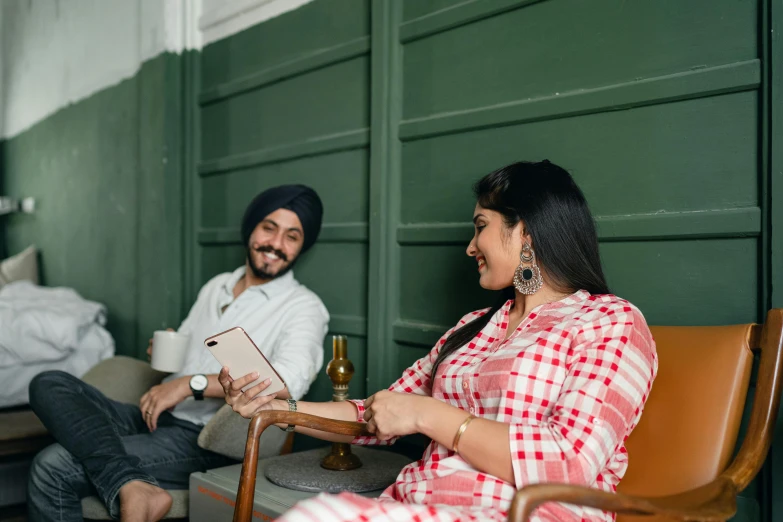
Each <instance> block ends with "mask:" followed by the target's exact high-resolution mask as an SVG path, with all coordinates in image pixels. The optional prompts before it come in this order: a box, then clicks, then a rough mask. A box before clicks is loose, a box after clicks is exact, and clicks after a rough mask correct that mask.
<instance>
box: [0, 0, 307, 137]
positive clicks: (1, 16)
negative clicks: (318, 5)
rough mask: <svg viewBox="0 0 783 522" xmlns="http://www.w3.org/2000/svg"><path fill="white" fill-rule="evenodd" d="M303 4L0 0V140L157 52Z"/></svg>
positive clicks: (194, 44)
mask: <svg viewBox="0 0 783 522" xmlns="http://www.w3.org/2000/svg"><path fill="white" fill-rule="evenodd" d="M309 1H311V0H67V1H62V0H0V138H10V137H13V136H15V135H17V134H19V133H21V132H23V131H25V130H26V129H28V128H30V127H31V126H33V125H35V124H36V123H37V122H39V121H41V120H43V119H44V118H46V117H47V116H49V115H51V114H53V113H55V112H56V111H58V110H59V109H61V108H63V107H65V106H67V105H69V104H71V103H76V102H78V101H79V100H82V99H84V98H87V97H89V96H90V95H92V94H94V93H96V92H98V91H100V90H102V89H105V88H107V87H110V86H112V85H115V84H117V83H119V82H121V81H122V80H124V79H126V78H130V77H132V76H133V75H134V74H136V72H137V71H138V70H139V68H140V66H141V64H142V62H144V61H145V60H148V59H150V58H153V57H155V56H157V55H159V54H160V53H162V52H164V51H170V52H176V53H181V52H182V51H183V50H186V49H201V46H202V41H203V42H204V43H209V42H213V41H215V40H218V39H220V38H225V37H228V36H231V35H232V34H235V33H237V32H239V31H242V30H244V29H247V28H248V27H251V26H253V25H256V24H258V23H260V22H262V21H264V20H267V19H269V18H272V17H274V16H278V15H280V14H282V13H284V12H286V11H290V10H292V9H295V8H297V7H299V6H301V5H304V4H305V3H308V2H309ZM202 11H203V12H204V15H203V16H202V15H201V13H202ZM202 28H203V34H202Z"/></svg>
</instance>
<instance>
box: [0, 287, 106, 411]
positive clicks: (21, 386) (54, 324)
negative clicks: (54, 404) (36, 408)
mask: <svg viewBox="0 0 783 522" xmlns="http://www.w3.org/2000/svg"><path fill="white" fill-rule="evenodd" d="M105 324H106V307H105V306H104V305H102V304H100V303H96V302H93V301H88V300H86V299H83V298H82V297H81V296H80V295H79V294H78V293H77V292H76V291H74V290H72V289H70V288H48V287H42V286H37V285H35V284H33V283H31V282H28V281H17V282H14V283H10V284H8V285H6V286H3V287H2V288H0V408H1V407H7V406H15V405H19V404H26V403H27V402H28V393H27V387H28V384H29V383H30V381H31V380H32V378H33V377H34V376H35V375H37V374H38V373H40V372H42V371H45V370H55V369H56V370H63V371H66V372H68V373H71V374H73V375H76V376H77V377H81V376H82V375H84V373H85V372H86V371H87V370H89V369H90V368H91V367H92V366H94V365H95V364H97V363H98V362H100V361H102V360H103V359H107V358H109V357H111V356H112V355H114V339H112V337H111V335H110V334H109V332H107V331H106V329H105V328H104V325H105Z"/></svg>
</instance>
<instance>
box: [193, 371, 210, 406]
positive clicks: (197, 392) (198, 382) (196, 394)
mask: <svg viewBox="0 0 783 522" xmlns="http://www.w3.org/2000/svg"><path fill="white" fill-rule="evenodd" d="M189 384H190V391H192V392H193V398H194V399H196V400H197V401H203V400H204V390H206V389H207V384H209V381H208V380H207V376H206V375H203V374H200V373H199V374H196V375H194V376H193V377H191V378H190V383H189Z"/></svg>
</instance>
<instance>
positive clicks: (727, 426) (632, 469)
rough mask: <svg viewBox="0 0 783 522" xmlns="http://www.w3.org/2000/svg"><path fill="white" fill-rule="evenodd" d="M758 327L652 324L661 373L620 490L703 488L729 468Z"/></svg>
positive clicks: (633, 439) (630, 443)
mask: <svg viewBox="0 0 783 522" xmlns="http://www.w3.org/2000/svg"><path fill="white" fill-rule="evenodd" d="M759 328H760V327H758V326H757V325H751V324H746V325H737V326H709V327H701V326H698V327H696V326H694V327H690V326H689V327H667V326H663V327H661V326H659V327H651V330H652V334H653V338H654V339H655V343H656V348H657V352H658V361H659V366H658V375H657V377H656V379H655V382H654V384H653V388H652V391H651V393H650V397H649V399H648V401H647V404H646V405H645V409H644V414H643V415H642V418H641V420H640V422H639V425H638V426H637V427H636V429H634V431H633V433H632V434H631V436H630V437H629V438H628V440H627V441H626V447H627V449H628V459H629V460H628V471H627V473H626V474H625V477H624V478H623V479H622V480H621V481H620V485H619V487H618V491H619V492H622V493H625V494H629V495H641V496H652V497H655V496H662V495H669V494H675V493H679V492H682V491H686V490H689V489H691V488H694V487H698V486H702V485H704V484H706V483H708V482H710V481H711V480H713V479H715V478H716V477H717V476H718V475H719V474H720V473H722V472H723V471H724V470H725V469H726V467H727V466H728V464H729V463H730V459H731V457H732V453H733V450H734V447H735V444H736V442H737V435H738V433H739V427H740V421H741V420H742V412H743V408H744V405H745V398H746V396H747V392H748V383H749V381H750V373H751V368H752V365H753V353H752V351H751V347H752V346H753V345H754V343H757V342H758V336H759ZM618 520H621V521H628V520H637V518H636V517H623V516H621V517H618ZM638 520H645V521H647V522H651V521H653V520H655V519H654V518H649V517H645V518H639V519H638Z"/></svg>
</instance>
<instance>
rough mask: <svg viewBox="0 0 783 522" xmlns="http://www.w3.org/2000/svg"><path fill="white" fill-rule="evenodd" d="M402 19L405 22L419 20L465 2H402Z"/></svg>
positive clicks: (436, 0)
mask: <svg viewBox="0 0 783 522" xmlns="http://www.w3.org/2000/svg"><path fill="white" fill-rule="evenodd" d="M402 3H403V7H402V19H403V21H405V22H407V21H409V20H412V19H414V18H419V17H422V16H426V15H429V14H432V13H434V12H436V11H440V10H442V9H448V8H450V7H454V6H455V5H459V4H463V3H465V0H428V1H426V2H422V1H421V0H402Z"/></svg>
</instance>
